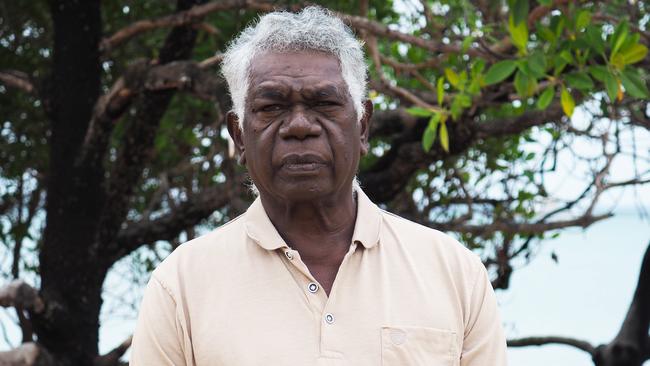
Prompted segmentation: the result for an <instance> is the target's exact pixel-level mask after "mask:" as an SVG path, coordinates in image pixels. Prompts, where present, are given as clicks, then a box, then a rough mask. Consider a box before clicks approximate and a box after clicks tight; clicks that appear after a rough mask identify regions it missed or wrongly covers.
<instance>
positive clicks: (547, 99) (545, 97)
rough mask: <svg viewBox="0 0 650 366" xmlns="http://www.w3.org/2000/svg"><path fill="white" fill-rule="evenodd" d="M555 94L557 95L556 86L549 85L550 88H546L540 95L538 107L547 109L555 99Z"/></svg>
mask: <svg viewBox="0 0 650 366" xmlns="http://www.w3.org/2000/svg"><path fill="white" fill-rule="evenodd" d="M553 96H555V87H554V86H553V85H549V86H548V88H546V89H544V92H543V93H542V95H540V96H539V99H538V100H537V108H538V109H541V110H544V109H546V108H547V107H548V106H549V105H550V104H551V102H552V101H553Z"/></svg>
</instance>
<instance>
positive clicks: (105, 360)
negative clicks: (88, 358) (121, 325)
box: [93, 336, 133, 366]
mask: <svg viewBox="0 0 650 366" xmlns="http://www.w3.org/2000/svg"><path fill="white" fill-rule="evenodd" d="M131 341H133V336H129V337H128V338H127V339H125V340H124V342H122V343H121V344H120V345H119V346H117V347H115V348H114V349H113V350H111V351H110V352H109V353H107V354H105V355H103V356H99V357H97V358H96V359H95V362H94V363H93V366H117V365H119V363H120V358H121V357H122V356H123V355H124V354H125V353H126V351H127V350H128V349H129V347H131Z"/></svg>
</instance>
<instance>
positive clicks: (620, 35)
mask: <svg viewBox="0 0 650 366" xmlns="http://www.w3.org/2000/svg"><path fill="white" fill-rule="evenodd" d="M628 33H629V28H628V25H627V21H626V20H623V21H622V22H620V23H619V24H618V26H617V27H616V30H614V34H612V38H611V39H610V47H612V52H611V53H610V60H611V59H612V58H613V57H614V56H615V55H616V53H617V52H618V50H619V49H620V48H621V46H622V45H623V43H624V42H625V38H627V35H628Z"/></svg>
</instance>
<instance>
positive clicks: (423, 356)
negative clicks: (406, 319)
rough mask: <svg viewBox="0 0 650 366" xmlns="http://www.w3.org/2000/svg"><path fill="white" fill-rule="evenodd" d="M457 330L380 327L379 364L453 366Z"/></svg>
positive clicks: (456, 356) (389, 365) (455, 355)
mask: <svg viewBox="0 0 650 366" xmlns="http://www.w3.org/2000/svg"><path fill="white" fill-rule="evenodd" d="M456 349H457V340H456V333H455V332H452V331H450V330H444V329H435V328H424V327H382V329H381V364H382V366H455V365H457V363H458V352H457V350H456Z"/></svg>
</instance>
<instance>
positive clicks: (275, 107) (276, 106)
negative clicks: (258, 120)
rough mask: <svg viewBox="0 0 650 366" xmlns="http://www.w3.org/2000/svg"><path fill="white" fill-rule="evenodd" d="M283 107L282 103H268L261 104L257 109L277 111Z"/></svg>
mask: <svg viewBox="0 0 650 366" xmlns="http://www.w3.org/2000/svg"><path fill="white" fill-rule="evenodd" d="M282 109H284V106H283V105H282V104H269V105H265V106H262V107H261V108H260V109H259V110H260V111H261V112H277V111H280V110H282Z"/></svg>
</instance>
